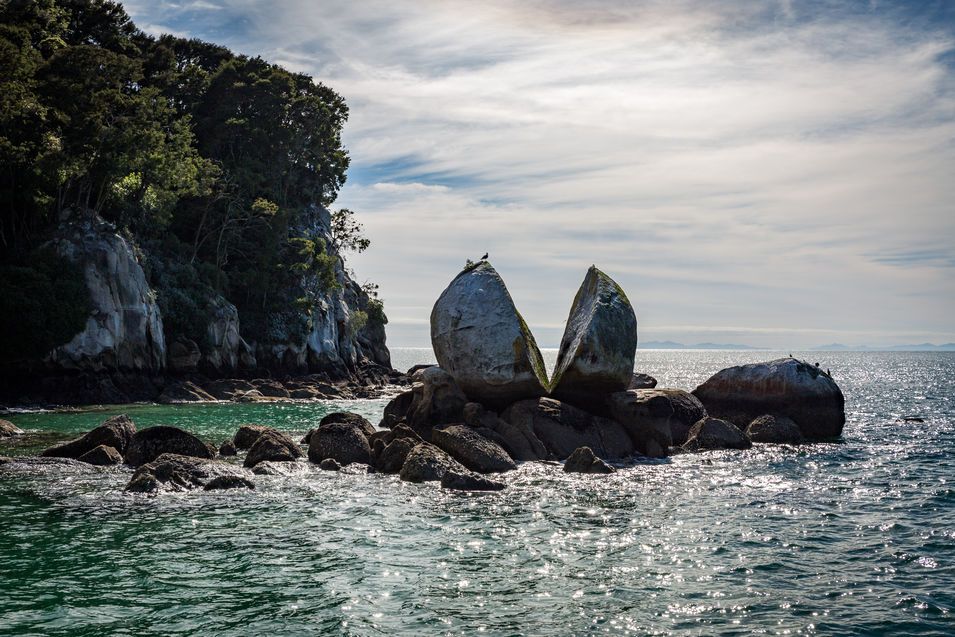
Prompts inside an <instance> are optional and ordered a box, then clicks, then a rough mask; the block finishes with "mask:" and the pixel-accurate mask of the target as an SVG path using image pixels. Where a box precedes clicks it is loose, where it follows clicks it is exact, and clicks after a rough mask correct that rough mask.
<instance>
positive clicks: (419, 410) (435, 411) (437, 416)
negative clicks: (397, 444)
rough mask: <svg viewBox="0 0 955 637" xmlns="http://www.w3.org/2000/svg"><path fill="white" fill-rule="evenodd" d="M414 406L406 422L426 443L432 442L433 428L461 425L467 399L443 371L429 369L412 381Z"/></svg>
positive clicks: (408, 413) (412, 402)
mask: <svg viewBox="0 0 955 637" xmlns="http://www.w3.org/2000/svg"><path fill="white" fill-rule="evenodd" d="M412 380H413V381H414V384H413V385H412V386H411V391H412V397H411V406H410V407H409V409H408V412H407V414H406V416H405V421H406V423H407V425H408V426H409V427H411V428H412V429H413V430H414V431H415V432H417V433H418V435H419V436H421V437H422V438H424V439H425V440H429V439H430V438H431V428H432V427H433V426H435V425H444V424H449V423H453V422H461V416H462V412H463V410H464V405H466V404H467V397H465V395H464V392H462V391H461V388H460V387H458V384H457V383H456V382H455V381H454V379H453V378H452V377H451V374H449V373H448V372H446V371H445V370H443V369H442V368H440V367H434V366H432V367H427V368H425V369H422V370H419V371H417V372H415V375H414V376H413V377H412Z"/></svg>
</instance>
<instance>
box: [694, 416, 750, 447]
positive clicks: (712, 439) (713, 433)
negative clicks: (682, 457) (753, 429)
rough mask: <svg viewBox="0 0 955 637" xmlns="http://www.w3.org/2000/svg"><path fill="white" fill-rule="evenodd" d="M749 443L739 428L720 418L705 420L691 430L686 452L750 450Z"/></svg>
mask: <svg viewBox="0 0 955 637" xmlns="http://www.w3.org/2000/svg"><path fill="white" fill-rule="evenodd" d="M752 446H753V443H751V442H750V441H749V438H747V437H746V434H744V433H743V432H742V431H740V429H739V427H737V426H736V425H734V424H733V423H731V422H729V421H727V420H720V419H719V418H703V419H701V420H700V421H699V422H697V423H696V424H695V425H693V427H691V428H690V433H689V436H688V438H687V441H686V444H684V445H683V450H684V451H704V450H708V449H749V448H750V447H752Z"/></svg>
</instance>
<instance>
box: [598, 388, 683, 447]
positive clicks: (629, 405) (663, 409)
mask: <svg viewBox="0 0 955 637" xmlns="http://www.w3.org/2000/svg"><path fill="white" fill-rule="evenodd" d="M607 405H608V407H609V409H610V415H611V417H612V418H613V419H614V420H615V421H616V422H618V423H619V424H620V425H622V426H623V428H624V429H625V430H626V432H627V435H629V436H630V440H632V441H633V445H634V447H635V448H636V450H637V451H638V452H639V453H641V454H643V455H644V456H649V457H651V458H662V457H663V456H665V455H667V449H669V448H670V445H672V444H673V437H672V434H671V429H670V421H671V420H672V419H673V405H672V404H671V403H670V400H669V399H668V398H667V397H666V396H665V395H662V394H653V393H648V392H641V391H639V390H635V389H631V390H627V391H622V392H617V393H615V394H611V395H610V397H609V398H607Z"/></svg>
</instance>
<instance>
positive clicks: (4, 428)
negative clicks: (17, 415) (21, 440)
mask: <svg viewBox="0 0 955 637" xmlns="http://www.w3.org/2000/svg"><path fill="white" fill-rule="evenodd" d="M22 434H23V430H22V429H20V428H19V427H17V426H16V425H14V424H13V423H12V422H10V421H9V420H0V438H9V437H11V436H20V435H22Z"/></svg>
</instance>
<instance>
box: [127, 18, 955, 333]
mask: <svg viewBox="0 0 955 637" xmlns="http://www.w3.org/2000/svg"><path fill="white" fill-rule="evenodd" d="M213 4H214V6H215V9H213V8H211V7H209V6H200V5H213ZM127 8H128V9H129V10H130V12H131V14H132V15H133V16H134V18H136V19H137V20H139V21H141V22H143V23H148V24H168V25H171V27H170V28H175V29H176V30H177V31H186V32H189V33H190V34H192V35H195V36H198V37H204V38H207V39H214V40H218V41H222V42H224V43H227V44H229V45H230V46H232V47H233V48H235V49H237V50H239V51H241V52H245V53H249V54H261V55H263V56H264V57H266V58H268V59H271V60H275V61H279V62H281V63H283V64H285V65H286V66H288V67H290V68H293V69H296V70H302V71H307V72H310V73H312V74H314V75H315V76H316V78H318V79H319V80H321V81H323V82H326V83H328V84H329V85H331V86H332V87H334V88H335V89H336V90H338V91H339V92H341V93H342V94H343V95H344V96H345V98H346V100H347V101H348V103H349V105H350V107H351V118H350V121H349V124H348V125H347V127H346V131H345V139H346V143H347V144H348V146H349V149H350V151H351V154H352V162H353V167H352V171H351V179H350V182H349V184H348V185H347V186H346V188H345V189H344V190H343V192H342V194H341V197H340V199H339V204H341V205H344V206H348V207H351V208H353V209H355V210H356V211H358V212H359V213H360V214H361V216H362V219H363V221H364V222H365V225H366V228H367V231H368V234H369V236H370V237H371V239H372V241H373V246H372V248H371V250H370V251H369V252H367V253H366V254H363V255H359V256H357V257H356V258H354V259H353V265H354V267H355V269H356V270H357V271H358V272H359V274H360V276H361V277H367V278H369V279H372V280H376V281H378V282H380V283H381V289H382V293H383V295H384V297H385V298H386V302H387V307H394V308H400V309H398V310H397V311H395V310H393V311H392V314H393V315H394V316H395V317H396V319H398V320H396V321H395V326H394V328H393V329H392V331H391V332H390V335H391V338H392V342H396V343H397V344H421V343H425V342H427V330H426V322H425V321H424V320H423V319H426V317H427V313H428V310H429V308H430V305H431V303H432V302H433V300H434V298H436V296H437V295H438V293H440V291H441V289H442V288H443V287H444V285H446V284H447V282H448V281H449V280H450V278H451V277H452V276H453V275H454V274H455V273H456V272H457V269H458V268H459V267H460V266H461V265H462V264H463V262H464V260H465V258H467V257H471V258H474V257H476V256H479V255H480V254H482V253H483V252H484V251H485V250H489V251H490V252H491V257H492V261H493V262H494V263H495V265H496V266H497V267H498V269H499V270H501V272H502V274H503V275H504V276H505V278H506V280H507V282H508V285H509V287H510V288H511V291H512V294H513V296H514V297H515V299H516V300H517V302H518V304H519V305H520V306H521V309H522V311H524V313H525V315H526V316H527V317H528V320H529V322H531V323H532V325H534V326H536V327H537V328H538V329H539V331H540V333H539V334H538V336H539V340H541V341H542V342H545V343H553V342H556V340H559V335H560V324H561V323H560V322H561V321H562V320H563V318H564V316H565V315H566V312H567V310H568V307H569V305H570V301H571V299H572V298H573V294H574V291H575V288H576V286H577V285H578V284H579V279H581V278H582V277H583V273H584V269H585V268H586V266H588V265H590V263H593V262H596V263H597V264H598V265H600V266H601V267H602V268H603V269H605V270H606V271H608V272H609V273H611V274H612V275H613V276H615V277H616V278H617V279H618V280H619V281H620V282H621V283H622V284H623V285H624V287H625V288H626V289H627V290H628V292H629V294H630V297H631V299H633V300H634V301H635V302H636V304H637V309H638V316H639V319H640V323H641V333H642V334H648V335H650V336H651V337H653V338H664V337H669V336H670V335H671V334H672V335H673V336H676V335H677V330H674V329H672V326H676V325H697V326H705V329H704V328H703V327H701V328H700V330H698V332H697V333H696V334H698V335H699V336H700V339H699V340H702V339H703V338H706V339H710V338H713V337H714V332H717V333H719V332H720V331H721V330H722V331H723V332H725V333H726V334H731V333H732V334H738V333H739V328H740V327H741V326H742V327H743V328H745V329H748V330H749V333H750V334H751V335H752V338H751V339H750V342H751V343H752V344H754V345H774V344H777V345H780V346H800V345H813V344H816V341H817V340H818V339H819V338H821V339H823V340H827V336H828V335H830V334H831V335H833V337H835V336H836V335H839V337H840V338H844V337H845V334H846V333H853V332H857V333H866V334H874V335H875V336H878V337H880V338H881V340H883V341H885V342H890V341H892V340H895V339H899V340H906V337H907V336H909V335H913V334H916V333H918V334H920V335H925V334H934V335H936V336H937V338H938V339H939V340H952V338H953V337H955V324H953V322H952V320H951V316H953V314H955V279H953V277H952V276H951V263H952V259H953V258H955V249H953V248H952V246H953V245H955V232H953V229H955V180H953V179H952V178H951V175H952V174H955V72H953V66H955V64H953V50H955V29H953V27H952V24H955V20H953V19H952V18H955V12H952V11H950V10H949V9H946V7H945V5H944V3H943V4H941V5H937V6H934V8H933V9H931V11H930V10H928V9H926V8H924V7H915V5H914V4H910V3H899V4H883V3H878V4H874V5H873V6H872V7H867V8H860V7H857V6H856V5H852V6H851V7H849V6H848V5H846V3H835V2H833V3H829V2H813V3H796V4H793V5H789V4H788V3H778V4H776V3H755V4H753V3H738V4H734V3H704V2H697V1H685V2H676V3H662V2H643V3H630V2H622V1H620V2H611V1H609V0H607V1H603V0H593V1H591V2H586V3H569V2H566V3H565V2H546V3H545V2H530V3H505V2H492V3H481V6H477V3H465V2H453V1H444V2H437V1H434V2H430V1H424V2H415V3H403V2H344V1H342V2H337V1H336V2H317V3H315V2H308V1H306V0H281V1H279V2H274V3H262V2H254V1H252V0H219V1H217V2H215V3H205V2H204V3H146V2H142V1H137V2H130V3H127ZM932 11H934V13H933V12H932ZM919 255H923V256H922V257H921V258H920V257H919ZM926 255H927V256H926ZM775 326H792V328H791V329H788V328H787V329H777V328H776V327H775ZM679 336H680V337H681V338H682V339H687V338H690V339H692V338H694V337H695V334H694V333H692V332H691V331H689V330H679ZM817 337H818V338H817Z"/></svg>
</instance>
